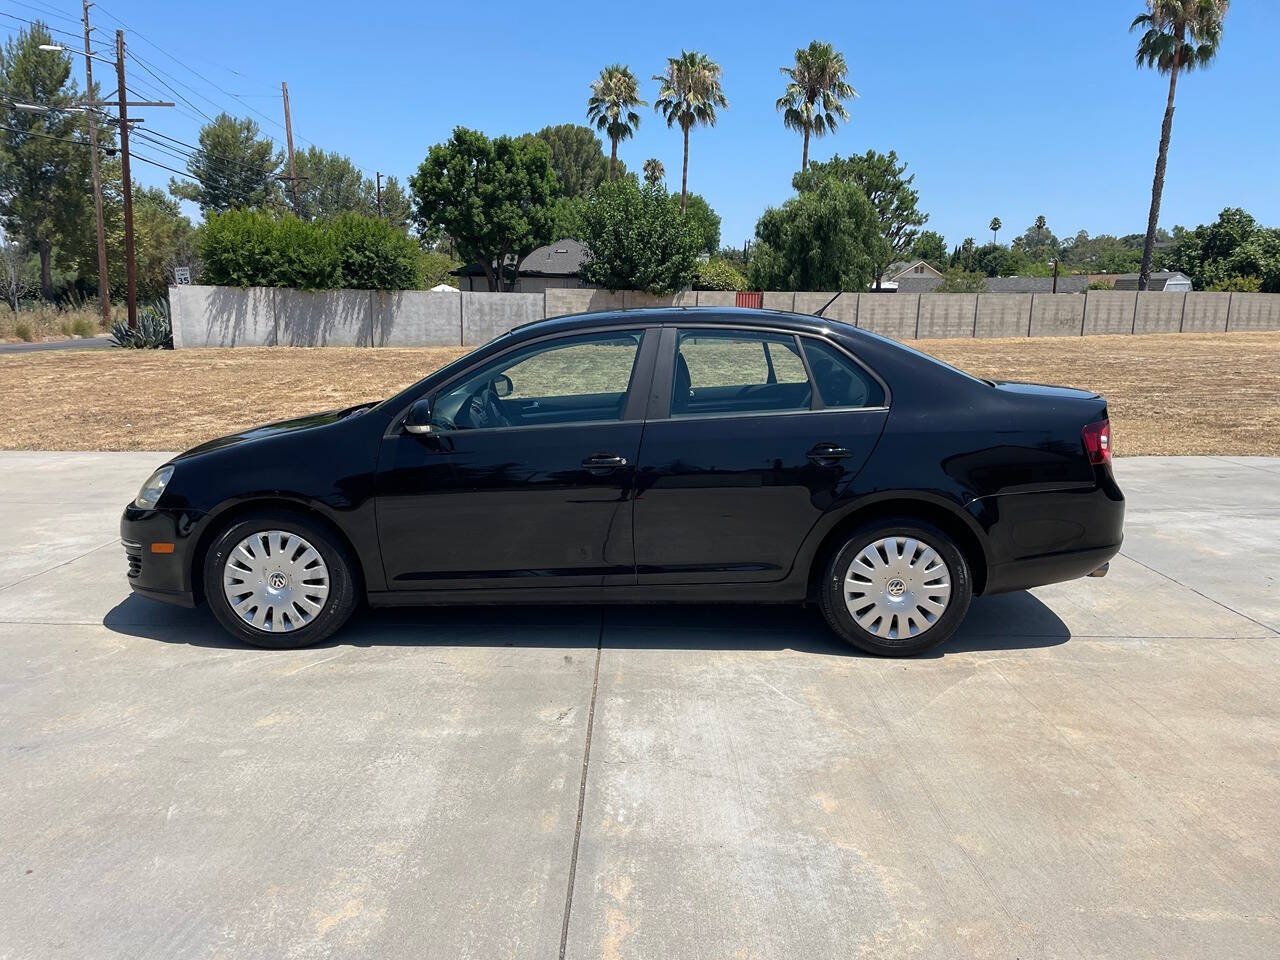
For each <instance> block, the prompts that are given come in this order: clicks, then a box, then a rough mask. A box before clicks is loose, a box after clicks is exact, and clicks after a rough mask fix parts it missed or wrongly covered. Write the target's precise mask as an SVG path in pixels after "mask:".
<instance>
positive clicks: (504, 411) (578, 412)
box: [432, 330, 643, 430]
mask: <svg viewBox="0 0 1280 960" xmlns="http://www.w3.org/2000/svg"><path fill="white" fill-rule="evenodd" d="M642 336H643V334H642V332H641V331H638V330H636V331H625V332H622V333H616V332H612V331H611V332H609V333H596V334H585V335H582V336H577V337H564V338H561V339H559V340H551V341H546V342H543V343H537V344H534V345H532V346H529V347H525V348H524V349H522V350H516V351H514V352H512V353H508V354H505V355H503V356H502V357H499V358H498V359H497V360H494V361H493V362H492V363H489V364H486V365H485V366H484V367H483V368H481V369H480V370H478V371H476V372H475V373H473V374H470V375H469V376H467V377H466V378H464V379H463V380H462V381H460V382H459V383H456V384H454V385H453V386H451V387H449V388H447V389H446V390H445V392H444V393H442V394H441V395H440V396H439V397H438V398H437V399H436V401H435V403H434V404H433V405H432V421H433V422H435V423H436V424H437V425H439V426H442V427H444V428H446V429H456V430H468V429H477V428H484V427H488V428H492V427H519V426H536V425H542V424H555V423H585V422H588V421H598V420H621V419H622V412H623V406H624V404H625V403H626V398H627V390H628V389H629V387H630V385H631V375H632V370H633V368H634V366H635V361H636V354H637V353H638V352H639V347H640V338H641V337H642Z"/></svg>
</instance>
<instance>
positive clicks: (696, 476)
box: [634, 325, 888, 584]
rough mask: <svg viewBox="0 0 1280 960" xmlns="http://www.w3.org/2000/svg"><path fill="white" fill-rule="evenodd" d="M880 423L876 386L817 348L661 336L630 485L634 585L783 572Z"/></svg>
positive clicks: (709, 332)
mask: <svg viewBox="0 0 1280 960" xmlns="http://www.w3.org/2000/svg"><path fill="white" fill-rule="evenodd" d="M887 415H888V408H887V398H886V393H885V389H884V386H883V384H881V383H880V382H879V381H878V380H877V379H876V378H875V377H874V376H873V375H872V374H871V373H870V372H869V371H867V370H866V369H865V368H863V367H862V366H861V365H860V364H858V363H857V362H856V361H855V360H854V359H853V358H851V357H850V356H849V355H847V354H845V353H844V352H843V351H842V350H840V349H839V348H837V347H835V346H834V345H833V344H831V343H829V342H827V341H825V340H819V339H815V338H810V337H807V336H806V337H798V336H796V335H795V334H792V333H789V332H780V331H773V330H767V329H751V328H741V329H730V328H725V327H723V326H719V325H717V326H715V327H692V326H687V327H680V328H670V327H668V328H666V329H664V331H663V339H662V343H661V344H660V345H659V352H658V358H657V367H656V371H655V375H654V384H653V392H652V394H651V397H650V406H649V419H648V421H647V422H646V424H645V430H644V437H643V441H642V444H641V449H640V468H639V471H638V474H637V479H636V484H637V486H636V501H635V508H634V511H635V512H634V515H635V552H636V571H637V575H638V579H639V582H640V583H642V584H643V583H655V584H656V583H708V582H726V583H730V582H749V581H769V580H779V579H782V578H783V577H785V576H786V575H787V573H788V571H789V570H790V569H791V565H792V562H793V561H794V559H795V556H796V553H797V552H798V550H799V548H800V544H801V542H802V541H803V540H804V537H805V535H806V534H807V533H808V532H809V530H810V528H812V526H813V524H814V523H815V522H816V521H817V519H818V518H819V517H820V516H821V514H822V513H823V511H824V510H826V509H827V508H828V507H829V506H830V505H831V504H832V503H833V502H834V501H835V499H836V497H837V496H838V495H839V494H840V492H841V491H843V490H844V489H845V488H846V487H848V486H849V484H850V483H851V482H852V481H853V480H854V478H855V477H856V476H857V474H858V472H859V470H860V469H861V468H862V465H863V464H864V463H865V462H866V460H867V458H868V457H869V456H870V454H871V451H872V450H873V449H874V447H875V444H876V442H877V441H878V439H879V437H880V433H881V431H882V430H883V428H884V424H885V420H886V417H887Z"/></svg>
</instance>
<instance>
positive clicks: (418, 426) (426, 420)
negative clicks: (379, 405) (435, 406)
mask: <svg viewBox="0 0 1280 960" xmlns="http://www.w3.org/2000/svg"><path fill="white" fill-rule="evenodd" d="M404 429H405V433H413V434H417V435H418V436H422V435H424V434H431V433H434V432H435V427H434V425H433V424H432V423H431V398H430V397H423V398H422V399H421V400H415V401H414V403H413V406H411V407H410V408H409V412H408V414H406V415H405V418H404Z"/></svg>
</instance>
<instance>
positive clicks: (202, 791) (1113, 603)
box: [0, 453, 1280, 960]
mask: <svg viewBox="0 0 1280 960" xmlns="http://www.w3.org/2000/svg"><path fill="white" fill-rule="evenodd" d="M162 460H163V455H159V454H38V453H4V454H0V751H2V752H0V756H3V758H4V759H3V776H0V815H2V816H3V830H0V878H2V881H3V882H0V958H20V957H21V958H28V957H52V956H67V957H93V958H95V960H106V958H116V957H120V958H124V957H129V958H150V957H154V958H164V960H172V958H189V957H199V958H206V957H254V958H257V957H271V958H285V957H288V958H311V957H379V958H396V957H413V958H422V957H430V958H436V957H439V958H448V960H455V958H467V957H474V958H482V960H492V958H498V957H533V958H556V957H558V956H560V955H563V956H566V957H569V958H608V960H615V958H661V960H668V958H680V960H689V958H708V960H710V958H716V960H721V958H778V960H784V958H785V960H806V958H815V960H816V958H821V960H829V958H834V957H841V958H844V957H856V956H864V955H867V956H885V957H895V958H897V957H965V958H968V957H1010V958H1012V957H1020V958H1032V957H1091V958H1098V957H1115V958H1125V960H1132V958H1135V957H1161V958H1171V957H1186V958H1196V960H1202V958H1206V957H1232V958H1239V960H1244V958H1274V957H1276V956H1278V955H1280V820H1278V818H1277V811H1280V592H1278V588H1277V583H1276V578H1277V577H1280V461H1277V460H1261V459H1253V460H1250V459H1239V458H1223V459H1215V458H1186V459H1155V458H1152V459H1143V460H1125V461H1121V462H1120V463H1119V464H1118V473H1119V476H1120V479H1121V482H1122V484H1123V486H1124V487H1125V490H1126V493H1127V494H1128V496H1129V523H1128V530H1127V541H1126V545H1125V549H1124V552H1123V555H1122V556H1121V557H1119V558H1118V559H1117V560H1116V561H1115V562H1113V564H1112V569H1111V574H1110V575H1109V576H1108V577H1106V578H1105V579H1100V580H1080V581H1076V582H1073V583H1069V584H1062V585H1058V586H1054V587H1048V588H1043V589H1039V590H1036V591H1034V592H1033V593H1019V594H1012V595H1008V596H1003V597H995V598H990V599H986V600H979V601H977V602H976V603H975V605H974V608H973V611H972V613H971V615H970V618H969V621H968V623H967V624H966V626H965V627H964V628H963V629H962V632H961V633H960V634H959V635H958V636H957V637H956V638H955V639H954V640H953V641H952V642H950V643H948V644H947V645H946V646H945V647H944V648H942V649H941V650H938V651H935V652H934V653H933V654H931V655H927V656H924V657H921V658H918V659H914V660H906V661H895V660H880V659H875V658H870V657H864V656H859V655H857V654H855V653H853V652H851V651H850V650H848V649H846V648H844V647H842V646H840V645H838V644H837V643H835V642H833V640H832V639H831V638H830V636H829V635H828V634H827V633H826V632H825V630H824V628H823V627H822V624H821V622H820V620H819V618H818V617H817V616H816V615H815V614H813V613H810V612H805V611H802V610H799V609H795V610H792V609H765V610H758V609H757V610H751V609H747V610H743V609H721V608H683V607H662V608H654V609H636V608H620V609H607V610H601V609H599V608H572V609H554V608H538V607H529V608H520V609H467V610H445V611H441V610H428V611H422V612H417V611H411V612H399V613H395V614H364V615H361V616H360V618H359V620H358V621H356V622H355V623H353V625H352V626H351V627H350V628H348V629H347V631H346V632H345V633H343V634H340V635H339V637H338V638H337V639H336V640H335V642H332V643H329V644H327V645H325V646H322V647H320V648H318V649H310V650H302V651H292V652H268V651H262V650H253V649H247V648H244V647H240V646H236V645H235V644H233V643H231V642H229V640H228V639H227V638H226V637H225V636H224V635H223V634H222V633H221V632H220V630H219V629H218V628H217V627H216V626H215V625H214V624H213V622H212V620H211V618H209V617H208V616H207V615H206V614H205V613H204V612H202V611H183V610H180V609H173V608H168V607H164V606H161V605H156V604H151V603H149V602H147V601H143V600H138V599H133V598H130V597H129V596H128V595H127V589H126V587H125V581H124V567H125V564H124V557H123V554H122V551H121V549H120V547H119V545H118V543H117V541H116V532H117V530H116V522H117V517H118V514H119V511H120V509H121V507H122V505H123V503H124V502H125V501H126V500H127V499H128V498H129V497H131V496H132V495H133V493H134V492H135V490H136V487H137V485H138V484H139V483H140V482H141V480H142V479H143V478H144V477H145V476H146V475H147V473H148V472H149V471H150V469H151V468H152V467H154V466H156V465H157V464H158V463H160V462H161V461H162ZM588 744H589V755H588ZM584 759H585V762H584ZM562 951H563V954H562Z"/></svg>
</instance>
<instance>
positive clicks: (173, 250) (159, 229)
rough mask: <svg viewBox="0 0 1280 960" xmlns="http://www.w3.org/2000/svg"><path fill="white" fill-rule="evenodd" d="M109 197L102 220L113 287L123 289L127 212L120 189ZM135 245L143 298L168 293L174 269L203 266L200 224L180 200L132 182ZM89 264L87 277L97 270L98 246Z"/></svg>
mask: <svg viewBox="0 0 1280 960" xmlns="http://www.w3.org/2000/svg"><path fill="white" fill-rule="evenodd" d="M106 200H107V202H106V203H104V210H103V220H104V221H105V224H106V236H107V251H108V257H107V262H108V265H109V269H108V278H109V281H110V284H111V289H113V290H124V289H125V283H126V277H125V266H126V264H125V256H124V216H123V213H122V211H121V208H120V202H119V197H118V193H117V194H116V195H115V196H113V197H108V198H106ZM108 204H109V208H108ZM95 246H96V245H95ZM133 250H134V262H135V264H136V266H137V282H138V299H140V300H156V299H160V298H163V297H165V296H166V295H167V293H168V289H169V285H170V284H171V283H173V268H174V267H176V266H194V267H196V268H197V272H198V266H199V265H198V263H196V262H193V261H196V259H197V257H196V230H195V227H193V226H192V225H191V221H190V220H188V219H187V218H186V217H185V216H183V215H182V210H181V209H180V208H179V206H178V201H177V200H175V199H173V197H171V196H169V195H168V194H167V193H166V192H165V191H164V190H163V189H162V188H160V187H144V186H142V185H141V184H139V183H134V185H133ZM85 266H86V267H91V271H92V272H91V273H89V274H88V276H87V277H85V279H87V278H88V277H92V276H93V275H94V274H96V273H97V266H98V258H97V251H96V249H95V250H94V251H93V255H92V257H91V258H90V257H86V258H85ZM91 283H96V281H91Z"/></svg>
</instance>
